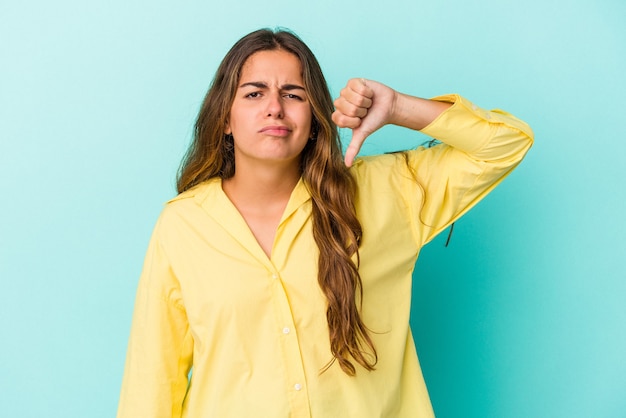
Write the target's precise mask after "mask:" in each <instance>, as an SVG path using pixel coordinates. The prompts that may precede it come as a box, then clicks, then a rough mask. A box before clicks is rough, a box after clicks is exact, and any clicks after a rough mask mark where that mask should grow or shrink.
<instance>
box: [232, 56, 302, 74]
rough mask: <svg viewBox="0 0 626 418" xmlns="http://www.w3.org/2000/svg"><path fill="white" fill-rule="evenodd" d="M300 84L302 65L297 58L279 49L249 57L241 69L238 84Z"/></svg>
mask: <svg viewBox="0 0 626 418" xmlns="http://www.w3.org/2000/svg"><path fill="white" fill-rule="evenodd" d="M273 80H275V81H280V82H286V81H290V82H294V81H299V82H302V64H301V63H300V60H299V59H298V57H297V56H295V55H294V54H292V53H291V52H287V51H284V50H281V49H278V50H272V51H259V52H255V53H254V54H252V55H250V57H248V59H247V60H246V61H245V63H244V64H243V67H242V68H241V76H240V80H239V81H240V82H246V81H273Z"/></svg>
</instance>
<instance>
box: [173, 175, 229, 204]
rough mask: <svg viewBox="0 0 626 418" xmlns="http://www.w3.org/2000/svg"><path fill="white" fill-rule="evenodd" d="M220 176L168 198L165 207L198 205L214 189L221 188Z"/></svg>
mask: <svg viewBox="0 0 626 418" xmlns="http://www.w3.org/2000/svg"><path fill="white" fill-rule="evenodd" d="M221 184H222V182H221V179H220V178H212V179H209V180H207V181H204V182H202V183H200V184H198V185H196V186H194V187H192V188H191V189H188V190H185V191H184V192H182V193H180V194H179V195H178V196H176V197H174V198H172V199H170V200H168V201H167V202H166V203H165V208H166V209H167V208H184V207H187V206H200V205H202V203H203V202H204V201H206V200H207V199H208V198H209V196H210V195H211V194H212V193H214V192H215V190H216V189H218V188H221V187H222V186H221Z"/></svg>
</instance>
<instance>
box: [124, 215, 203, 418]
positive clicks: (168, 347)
mask: <svg viewBox="0 0 626 418" xmlns="http://www.w3.org/2000/svg"><path fill="white" fill-rule="evenodd" d="M158 227H159V224H158V223H157V227H156V228H155V231H154V233H153V236H152V238H151V241H150V244H149V247H148V252H147V255H146V259H145V262H144V267H143V271H142V274H141V277H140V280H139V286H138V290H137V297H136V301H135V311H134V314H133V321H132V326H131V334H130V340H129V344H128V353H127V357H126V366H125V370H124V378H123V381H122V388H121V395H120V402H119V406H118V412H117V417H118V418H137V417H142V418H157V417H159V418H161V417H162V418H166V417H167V418H173V417H180V416H181V414H182V406H183V401H184V398H185V394H186V392H187V386H188V375H189V371H190V369H191V364H192V353H193V340H192V337H191V333H190V329H189V323H188V321H187V315H186V312H185V308H184V306H183V303H182V298H181V291H180V285H179V283H178V281H177V279H176V277H175V275H174V273H173V272H172V269H171V266H170V264H169V262H168V259H167V256H166V254H165V251H164V249H163V247H162V245H161V244H160V242H159V234H158Z"/></svg>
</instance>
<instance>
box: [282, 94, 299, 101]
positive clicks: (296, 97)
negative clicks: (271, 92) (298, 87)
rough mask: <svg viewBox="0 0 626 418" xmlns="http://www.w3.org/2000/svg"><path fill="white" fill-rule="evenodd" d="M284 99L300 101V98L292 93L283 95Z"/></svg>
mask: <svg viewBox="0 0 626 418" xmlns="http://www.w3.org/2000/svg"><path fill="white" fill-rule="evenodd" d="M285 97H286V98H288V99H294V100H299V101H302V97H300V96H298V95H297V94H293V93H287V94H285Z"/></svg>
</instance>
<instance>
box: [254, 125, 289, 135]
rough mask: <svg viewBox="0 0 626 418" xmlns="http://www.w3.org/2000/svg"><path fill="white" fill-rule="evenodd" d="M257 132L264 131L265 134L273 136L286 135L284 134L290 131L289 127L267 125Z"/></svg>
mask: <svg viewBox="0 0 626 418" xmlns="http://www.w3.org/2000/svg"><path fill="white" fill-rule="evenodd" d="M259 133H264V134H266V135H273V136H286V135H289V133H291V129H289V128H288V127H286V126H282V125H269V126H265V127H263V128H262V129H261V130H260V131H259Z"/></svg>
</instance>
